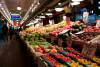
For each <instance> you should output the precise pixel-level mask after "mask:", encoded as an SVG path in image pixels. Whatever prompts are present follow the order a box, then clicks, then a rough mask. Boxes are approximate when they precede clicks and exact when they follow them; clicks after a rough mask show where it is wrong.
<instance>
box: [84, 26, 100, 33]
mask: <svg viewBox="0 0 100 67" xmlns="http://www.w3.org/2000/svg"><path fill="white" fill-rule="evenodd" d="M83 31H85V32H100V27H96V26H93V27H91V26H88V27H87V28H84V29H83Z"/></svg>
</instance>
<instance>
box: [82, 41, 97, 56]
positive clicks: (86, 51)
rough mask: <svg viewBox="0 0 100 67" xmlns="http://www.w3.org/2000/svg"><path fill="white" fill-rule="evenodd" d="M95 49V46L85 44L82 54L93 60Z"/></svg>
mask: <svg viewBox="0 0 100 67" xmlns="http://www.w3.org/2000/svg"><path fill="white" fill-rule="evenodd" d="M96 48H97V46H96V45H95V44H89V43H86V44H84V46H83V49H82V54H84V55H86V56H87V57H89V58H93V56H94V54H95V52H96Z"/></svg>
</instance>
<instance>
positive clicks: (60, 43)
mask: <svg viewBox="0 0 100 67" xmlns="http://www.w3.org/2000/svg"><path fill="white" fill-rule="evenodd" d="M62 42H63V40H62V39H58V46H59V47H62Z"/></svg>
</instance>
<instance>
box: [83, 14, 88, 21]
mask: <svg viewBox="0 0 100 67" xmlns="http://www.w3.org/2000/svg"><path fill="white" fill-rule="evenodd" d="M88 16H89V13H88V12H83V22H84V23H88Z"/></svg>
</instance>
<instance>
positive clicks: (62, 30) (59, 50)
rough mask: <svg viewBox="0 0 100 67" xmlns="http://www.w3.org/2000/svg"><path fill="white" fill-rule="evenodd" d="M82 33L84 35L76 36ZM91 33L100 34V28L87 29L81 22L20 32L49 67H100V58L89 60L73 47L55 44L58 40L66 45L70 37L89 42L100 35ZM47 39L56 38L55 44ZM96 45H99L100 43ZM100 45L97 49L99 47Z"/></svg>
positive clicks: (30, 28) (89, 27)
mask: <svg viewBox="0 0 100 67" xmlns="http://www.w3.org/2000/svg"><path fill="white" fill-rule="evenodd" d="M80 31H82V32H84V33H81V34H76V33H77V32H78V33H79V32H80ZM90 32H100V27H96V26H93V27H91V26H88V27H87V26H86V25H85V24H83V23H81V22H80V21H77V22H71V24H70V25H66V21H62V22H60V23H58V24H54V25H51V26H44V27H29V28H27V29H26V30H25V31H23V32H20V35H21V36H22V37H23V38H24V40H25V41H27V42H28V43H29V46H31V47H32V49H33V50H34V51H35V53H38V52H39V53H40V54H41V58H42V59H43V60H44V61H45V62H46V63H47V65H48V66H49V67H100V57H98V56H94V57H93V58H87V56H85V55H83V54H81V52H80V51H76V50H74V49H73V48H71V47H66V46H64V48H63V47H58V46H57V44H55V41H56V40H58V39H62V40H63V43H64V42H65V41H66V40H67V38H69V37H70V38H72V39H73V40H77V41H81V40H82V41H83V42H88V41H91V40H92V39H94V38H95V37H97V36H98V35H99V34H89V33H90ZM46 37H49V38H50V39H52V38H54V40H55V41H54V43H52V44H51V43H49V42H47V41H46V40H47V39H46ZM49 38H48V39H49ZM56 42H58V41H56ZM94 43H95V44H96V45H97V44H98V45H99V44H100V41H97V42H94ZM72 44H73V43H72ZM98 45H97V47H99V46H98ZM65 47H66V48H65Z"/></svg>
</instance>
